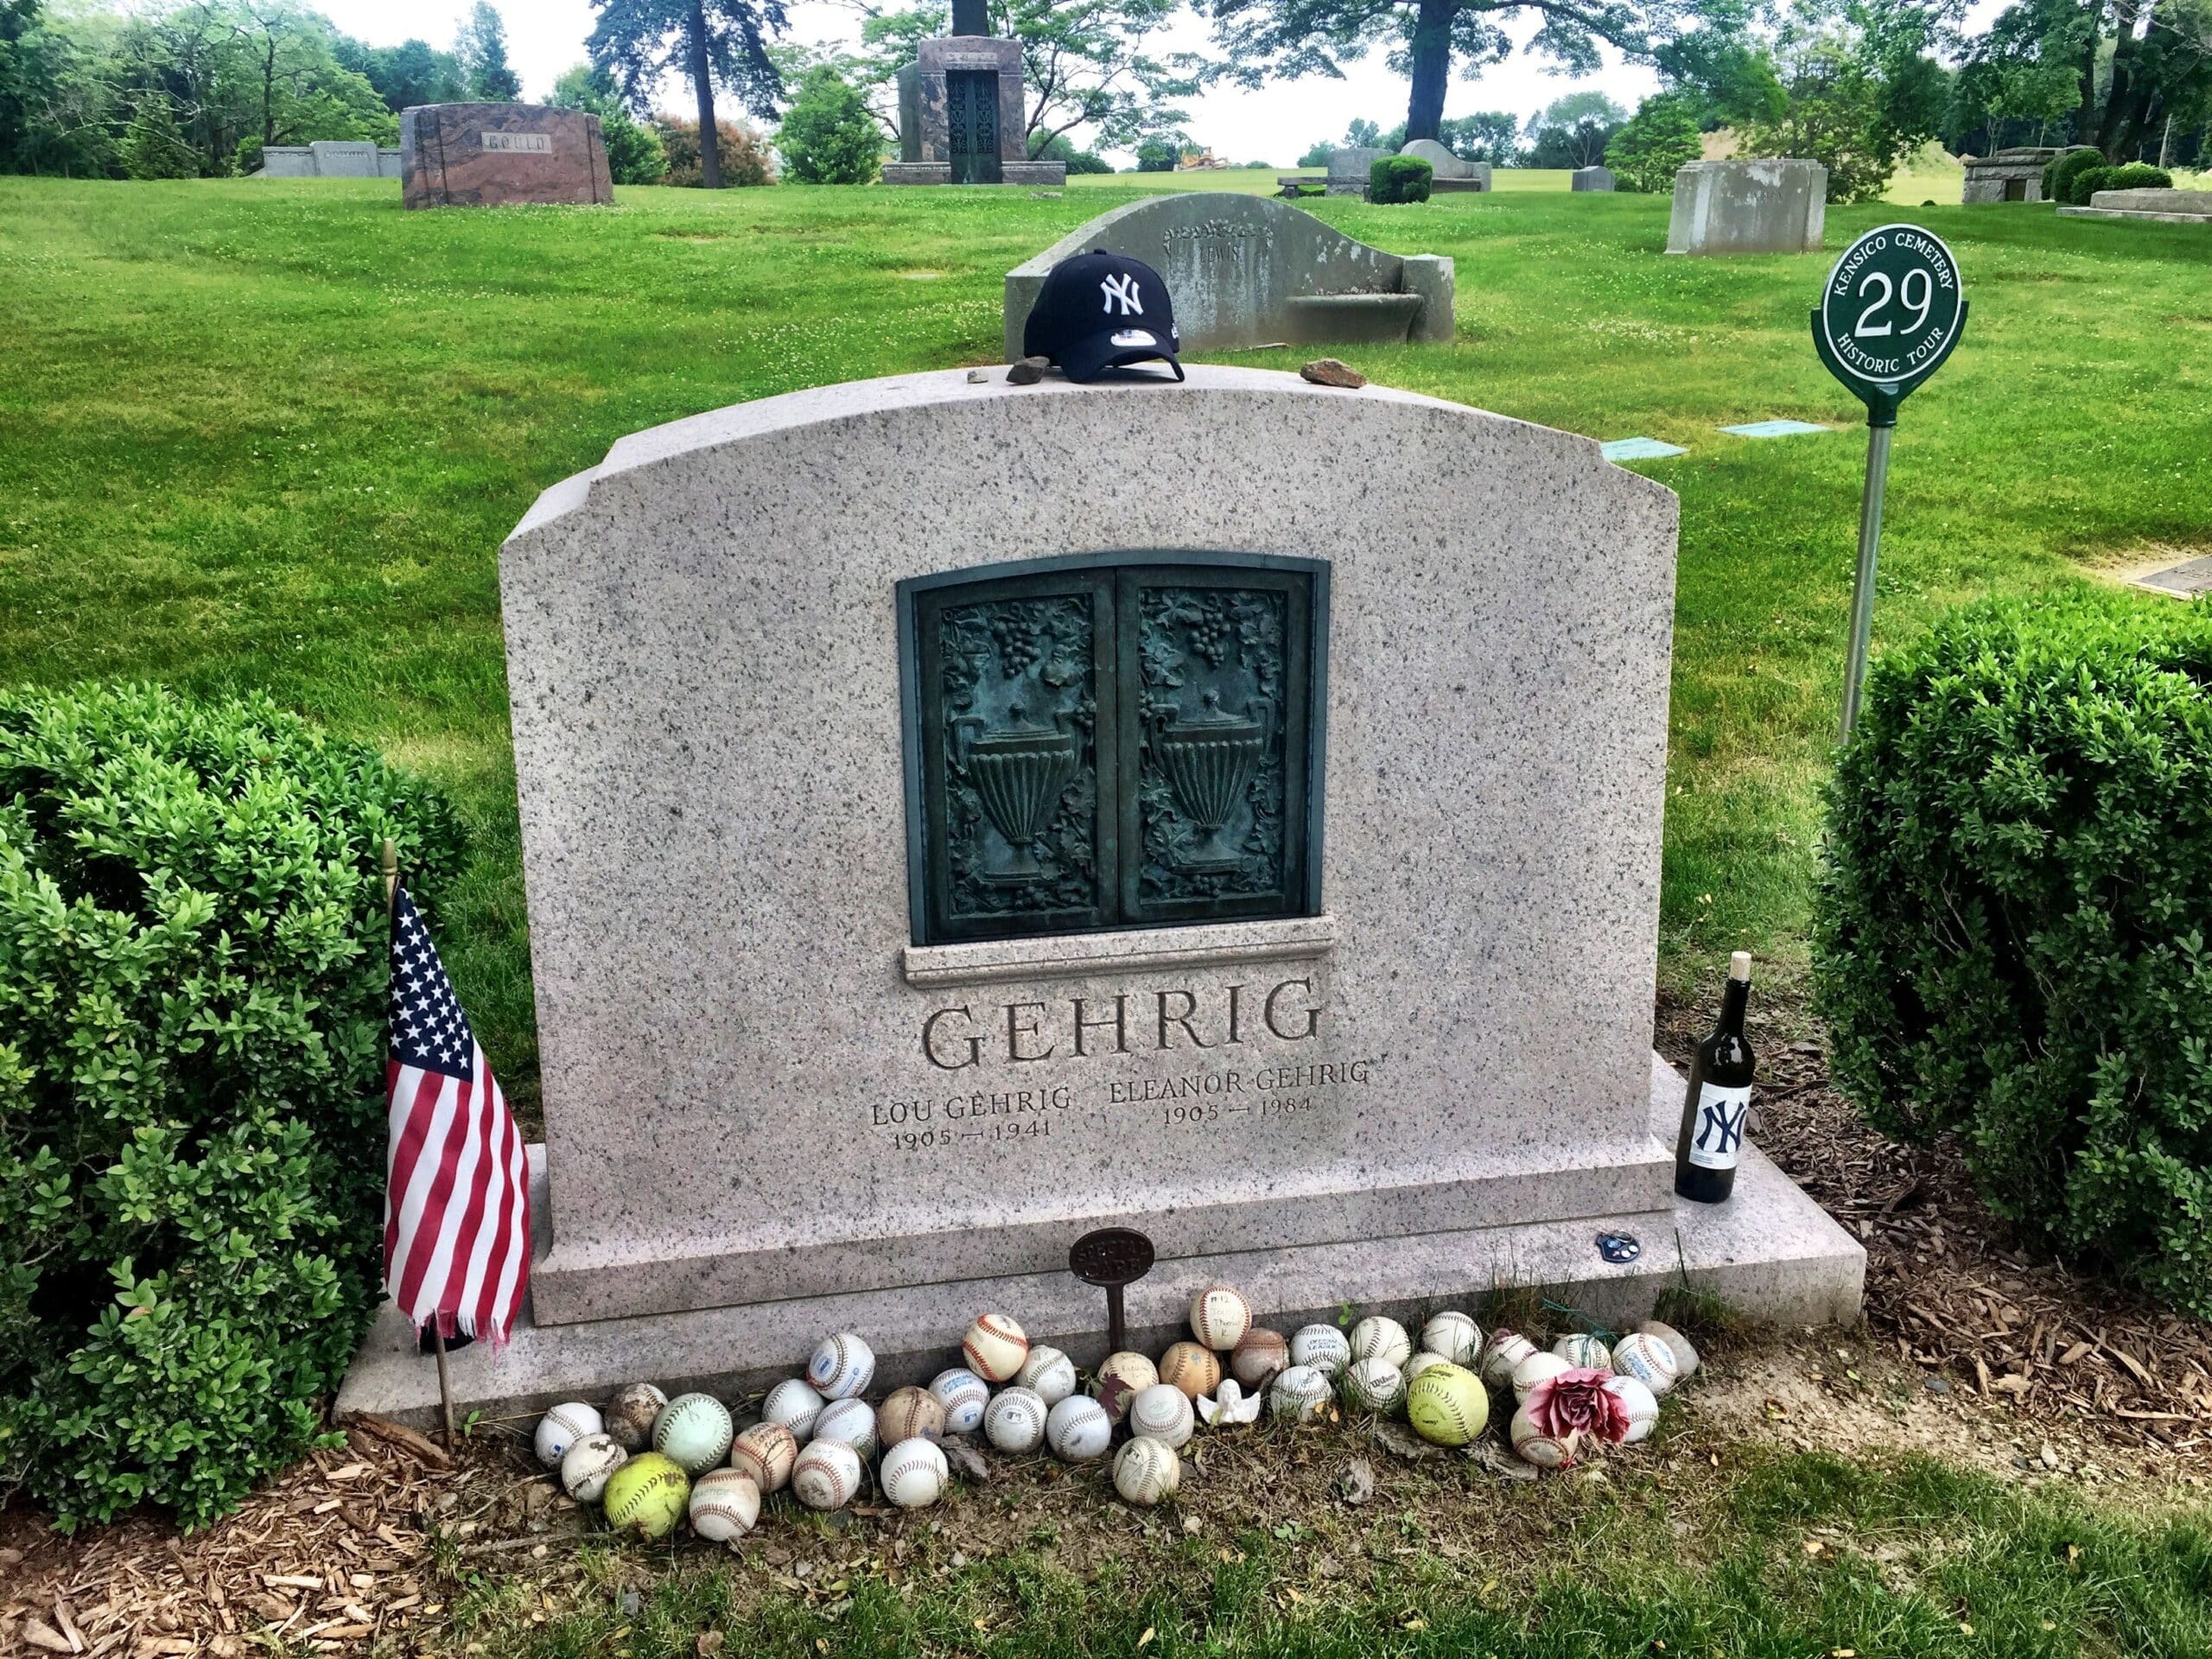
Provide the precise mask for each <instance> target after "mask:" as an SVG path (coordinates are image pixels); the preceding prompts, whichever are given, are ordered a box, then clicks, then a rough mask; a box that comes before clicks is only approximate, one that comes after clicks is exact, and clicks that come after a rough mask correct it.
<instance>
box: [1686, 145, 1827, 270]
mask: <svg viewBox="0 0 2212 1659" xmlns="http://www.w3.org/2000/svg"><path fill="white" fill-rule="evenodd" d="M1827 193H1828V170H1827V168H1825V167H1822V166H1821V164H1820V163H1819V162H1799V161H1751V162H1690V163H1689V164H1688V166H1686V167H1684V168H1682V169H1681V171H1680V172H1678V173H1677V174H1675V206H1674V212H1673V213H1672V214H1671V215H1670V216H1669V219H1668V221H1667V251H1668V252H1669V253H1687V254H1732V253H1817V252H1819V251H1820V248H1821V231H1822V229H1823V227H1824V226H1825V225H1826V222H1827Z"/></svg>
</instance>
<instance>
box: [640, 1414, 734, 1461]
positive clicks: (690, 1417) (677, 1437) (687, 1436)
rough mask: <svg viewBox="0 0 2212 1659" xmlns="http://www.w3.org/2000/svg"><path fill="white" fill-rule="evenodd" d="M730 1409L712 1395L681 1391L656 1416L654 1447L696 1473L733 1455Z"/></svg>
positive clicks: (654, 1420)
mask: <svg viewBox="0 0 2212 1659" xmlns="http://www.w3.org/2000/svg"><path fill="white" fill-rule="evenodd" d="M729 1448H730V1421H729V1408H728V1406H725V1405H724V1404H722V1402H721V1401H719V1400H717V1399H715V1396H714V1395H711V1394H679V1395H677V1396H676V1398H675V1399H673V1400H671V1401H670V1402H668V1403H667V1404H666V1405H664V1406H663V1407H662V1408H661V1410H660V1415H659V1416H658V1417H656V1418H654V1419H653V1450H654V1451H656V1452H659V1453H660V1454H661V1455H662V1456H663V1457H664V1458H667V1459H670V1460H671V1462H673V1463H674V1464H675V1465H677V1467H678V1468H679V1469H681V1470H683V1472H684V1473H685V1474H687V1475H693V1476H696V1475H698V1474H699V1473H701V1472H702V1471H705V1470H709V1469H711V1468H713V1467H714V1466H715V1465H716V1464H718V1463H720V1462H721V1460H722V1459H724V1458H726V1457H728V1455H729Z"/></svg>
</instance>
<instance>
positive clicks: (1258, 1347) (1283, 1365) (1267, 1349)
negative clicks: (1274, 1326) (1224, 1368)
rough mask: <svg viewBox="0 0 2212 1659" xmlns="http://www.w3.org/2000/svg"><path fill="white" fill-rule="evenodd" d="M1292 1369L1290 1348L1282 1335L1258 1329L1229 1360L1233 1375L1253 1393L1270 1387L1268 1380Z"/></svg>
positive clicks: (1253, 1331)
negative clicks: (1278, 1373)
mask: <svg viewBox="0 0 2212 1659" xmlns="http://www.w3.org/2000/svg"><path fill="white" fill-rule="evenodd" d="M1289 1369H1290V1344H1289V1343H1288V1342H1287V1340H1285V1339H1284V1337H1283V1334H1282V1332H1280V1331H1269V1330H1268V1329H1266V1328H1265V1327H1263V1326H1261V1325H1254V1326H1253V1327H1252V1328H1251V1329H1250V1330H1249V1331H1247V1332H1245V1333H1244V1336H1243V1340H1241V1341H1240V1342H1238V1343H1237V1344H1236V1351H1235V1352H1234V1353H1232V1354H1230V1357H1229V1370H1230V1376H1234V1377H1235V1378H1236V1381H1237V1383H1239V1385H1241V1386H1242V1387H1243V1388H1245V1389H1252V1390H1257V1389H1263V1388H1265V1387H1267V1385H1268V1379H1270V1378H1271V1377H1273V1376H1274V1375H1275V1374H1276V1373H1277V1372H1279V1371H1285V1370H1289Z"/></svg>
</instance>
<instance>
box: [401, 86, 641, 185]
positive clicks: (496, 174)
mask: <svg viewBox="0 0 2212 1659" xmlns="http://www.w3.org/2000/svg"><path fill="white" fill-rule="evenodd" d="M399 152H400V165H401V172H402V181H401V187H400V194H401V200H403V201H404V203H405V204H406V205H407V206H408V207H506V206H510V205H512V204H516V203H522V202H542V203H554V204H568V205H571V206H584V205H593V204H600V203H605V202H611V201H613V200H614V185H613V178H612V176H611V175H609V173H608V171H607V145H606V143H605V142H604V141H603V140H602V139H601V137H600V130H599V118H598V117H597V116H595V115H594V114H592V113H591V112H590V111H586V110H556V109H551V108H548V107H546V106H544V105H537V104H419V105H416V106H415V107H414V108H412V109H410V110H407V111H404V112H403V113H402V114H401V116H400V118H399Z"/></svg>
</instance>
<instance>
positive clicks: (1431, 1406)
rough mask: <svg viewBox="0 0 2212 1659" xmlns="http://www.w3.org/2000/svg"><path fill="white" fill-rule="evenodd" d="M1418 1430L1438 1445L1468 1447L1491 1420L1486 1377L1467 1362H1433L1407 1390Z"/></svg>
mask: <svg viewBox="0 0 2212 1659" xmlns="http://www.w3.org/2000/svg"><path fill="white" fill-rule="evenodd" d="M1406 1417H1407V1419H1408V1421H1410V1422H1411V1423H1412V1424H1413V1426H1414V1433H1416V1434H1418V1435H1420V1436H1421V1439H1423V1440H1429V1441H1432V1442H1433V1443H1434V1444H1436V1445H1438V1446H1465V1445H1468V1444H1469V1443H1470V1442H1471V1441H1472V1440H1474V1438H1475V1436H1477V1435H1478V1434H1479V1433H1482V1432H1483V1430H1484V1428H1485V1427H1488V1426H1489V1423H1490V1395H1488V1394H1487V1393H1485V1392H1484V1389H1483V1380H1482V1378H1480V1377H1479V1376H1476V1375H1475V1374H1474V1373H1473V1372H1472V1371H1471V1370H1467V1369H1466V1368H1465V1366H1463V1365H1432V1366H1430V1367H1429V1368H1428V1369H1427V1370H1425V1371H1423V1372H1422V1373H1421V1375H1420V1376H1417V1377H1415V1378H1414V1381H1413V1383H1412V1385H1411V1386H1410V1387H1408V1389H1406Z"/></svg>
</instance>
